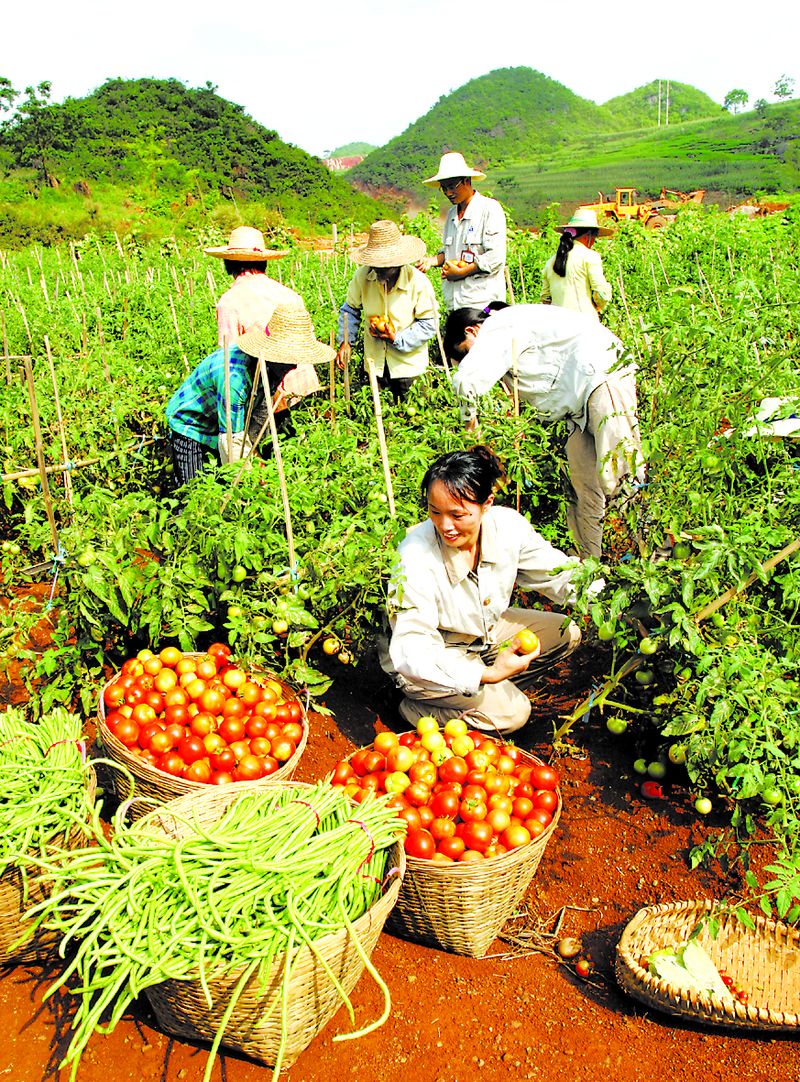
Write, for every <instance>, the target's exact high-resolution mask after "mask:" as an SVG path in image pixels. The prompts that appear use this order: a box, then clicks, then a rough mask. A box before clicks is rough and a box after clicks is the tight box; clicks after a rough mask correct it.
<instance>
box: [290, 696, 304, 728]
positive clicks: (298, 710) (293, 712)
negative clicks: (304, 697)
mask: <svg viewBox="0 0 800 1082" xmlns="http://www.w3.org/2000/svg"><path fill="white" fill-rule="evenodd" d="M302 716H303V708H302V706H301V705H300V703H298V702H297V701H296V700H294V701H292V702H290V703H289V720H290V721H292V722H294V723H296V722H298V721H300V719H301V718H302Z"/></svg>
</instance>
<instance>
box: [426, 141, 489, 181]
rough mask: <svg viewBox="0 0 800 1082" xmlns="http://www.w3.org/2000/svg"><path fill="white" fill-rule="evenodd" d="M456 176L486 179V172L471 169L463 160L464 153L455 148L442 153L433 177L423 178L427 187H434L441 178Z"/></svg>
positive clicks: (451, 178)
mask: <svg viewBox="0 0 800 1082" xmlns="http://www.w3.org/2000/svg"><path fill="white" fill-rule="evenodd" d="M456 177H471V178H472V180H486V174H485V173H482V172H481V171H480V169H473V168H472V166H471V165H467V163H466V162H465V161H464V155H463V154H459V153H458V152H457V151H455V150H451V151H448V153H447V154H443V155H442V157H441V159H440V161H439V169H438V170H437V173H436V176H435V177H428V179H427V180H423V182H422V183H423V184H427V185H428V187H429V188H435V187H436V186H437V185H438V184H439V183H441V181H443V180H454V179H455V178H456Z"/></svg>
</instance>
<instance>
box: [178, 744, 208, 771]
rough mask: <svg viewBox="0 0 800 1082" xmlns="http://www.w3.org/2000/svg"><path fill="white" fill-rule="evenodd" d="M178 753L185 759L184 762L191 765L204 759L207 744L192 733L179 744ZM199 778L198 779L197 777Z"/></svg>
mask: <svg viewBox="0 0 800 1082" xmlns="http://www.w3.org/2000/svg"><path fill="white" fill-rule="evenodd" d="M177 751H178V755H180V757H181V759H183V761H184V763H186V764H187V765H191V764H192V763H196V762H197V760H198V759H204V758H205V756H206V746H205V744H204V743H203V741H202V740H201V739H200V737H199V736H195V735H194V734H191V735H190V736H185V737H184V738H183V740H181V742H180V744H178V748H177ZM195 780H197V779H195Z"/></svg>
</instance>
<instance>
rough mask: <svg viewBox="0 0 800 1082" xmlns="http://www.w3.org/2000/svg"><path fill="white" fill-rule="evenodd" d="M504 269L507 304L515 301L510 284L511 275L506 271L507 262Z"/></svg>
mask: <svg viewBox="0 0 800 1082" xmlns="http://www.w3.org/2000/svg"><path fill="white" fill-rule="evenodd" d="M504 269H505V275H506V289H507V290H508V303H509V304H515V303H516V301H515V300H514V287H513V286H512V284H511V275H510V274H509V272H508V264H507V263H506V265H505V268H504Z"/></svg>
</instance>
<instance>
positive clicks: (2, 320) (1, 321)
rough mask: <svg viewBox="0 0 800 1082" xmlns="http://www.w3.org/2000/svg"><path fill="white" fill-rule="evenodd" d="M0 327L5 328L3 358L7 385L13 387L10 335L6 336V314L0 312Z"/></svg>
mask: <svg viewBox="0 0 800 1082" xmlns="http://www.w3.org/2000/svg"><path fill="white" fill-rule="evenodd" d="M0 326H2V328H3V356H4V357H5V359H6V383H7V384H8V385H9V387H10V386H11V357H10V356H9V353H8V335H7V334H6V314H5V312H0Z"/></svg>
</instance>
